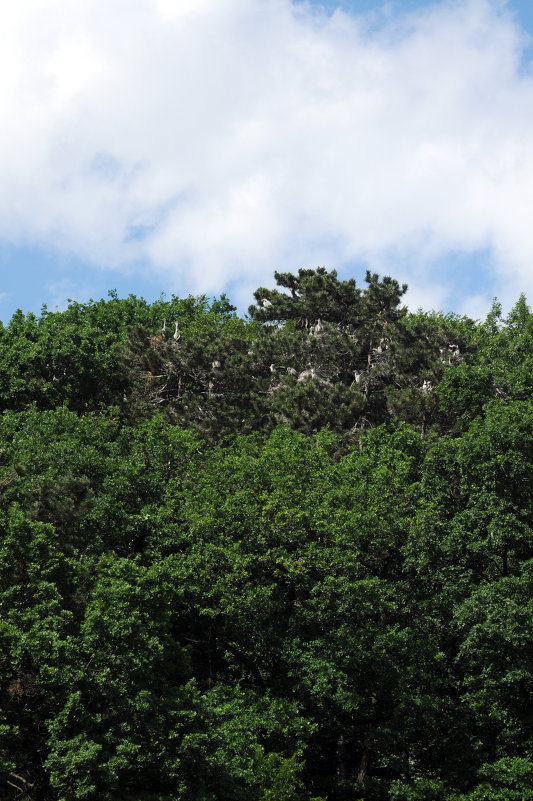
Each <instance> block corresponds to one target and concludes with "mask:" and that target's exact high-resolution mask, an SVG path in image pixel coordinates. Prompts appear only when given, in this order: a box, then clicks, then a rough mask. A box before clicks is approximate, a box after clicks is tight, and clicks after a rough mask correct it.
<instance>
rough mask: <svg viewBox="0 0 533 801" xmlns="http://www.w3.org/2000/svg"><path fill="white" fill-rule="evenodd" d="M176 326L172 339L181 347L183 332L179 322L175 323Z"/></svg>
mask: <svg viewBox="0 0 533 801" xmlns="http://www.w3.org/2000/svg"><path fill="white" fill-rule="evenodd" d="M175 326H176V327H175V329H174V334H173V335H172V339H173V340H174V342H176V343H177V344H178V345H179V344H180V342H181V331H180V327H179V325H178V321H177V320H176V322H175Z"/></svg>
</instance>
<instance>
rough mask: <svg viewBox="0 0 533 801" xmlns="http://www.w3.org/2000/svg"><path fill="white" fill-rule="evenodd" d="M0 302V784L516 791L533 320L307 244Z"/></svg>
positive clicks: (405, 798) (401, 792) (161, 800)
mask: <svg viewBox="0 0 533 801" xmlns="http://www.w3.org/2000/svg"><path fill="white" fill-rule="evenodd" d="M275 280H276V286H277V288H266V287H260V288H259V289H258V290H257V291H256V292H255V302H254V304H253V305H252V306H251V307H250V309H249V314H248V315H247V316H245V317H244V318H243V317H240V316H239V315H238V314H237V313H236V310H235V308H234V307H233V306H232V305H231V303H230V301H229V300H228V299H227V298H226V297H225V296H222V297H221V298H218V299H215V300H213V299H208V298H206V297H187V298H178V297H174V296H173V297H171V298H170V299H165V298H161V299H160V300H158V301H156V302H155V303H151V304H149V303H147V302H145V301H144V300H143V299H140V298H137V297H135V296H133V295H132V296H130V297H128V298H125V299H121V298H119V297H118V296H117V294H116V293H115V292H110V293H109V297H108V298H107V299H106V300H100V301H96V302H93V301H90V302H89V303H86V304H81V303H77V302H71V303H70V305H69V307H68V308H67V309H66V310H65V311H60V312H59V311H56V312H50V311H48V310H47V309H46V308H43V309H42V311H41V314H40V316H35V315H33V314H24V313H23V312H21V311H19V312H17V313H16V314H15V315H14V316H13V318H12V319H11V321H10V322H9V323H8V324H6V325H5V326H2V327H0V407H1V412H2V413H1V415H0V484H1V493H0V516H1V528H0V531H1V534H0V699H1V701H0V798H2V799H3V800H4V799H5V801H528V799H533V631H532V629H533V398H532V389H533V315H532V313H531V312H530V309H529V308H528V306H527V303H526V300H525V298H524V297H521V298H520V299H519V300H518V302H517V303H516V305H515V307H514V308H513V309H512V311H511V312H510V314H508V315H507V316H506V317H504V316H502V313H501V309H500V307H499V306H498V304H497V303H494V305H493V308H492V311H491V312H490V314H489V315H488V317H487V319H486V320H485V321H483V322H475V321H473V320H470V319H468V318H466V317H461V316H457V315H453V314H448V315H444V314H440V313H435V312H431V313H425V312H423V311H419V312H417V313H409V312H408V311H407V310H406V308H405V307H404V306H403V305H402V296H403V294H404V292H405V290H406V287H405V286H400V285H399V284H398V282H397V281H395V280H393V279H392V278H387V277H385V278H383V279H380V277H379V276H377V275H375V274H371V273H368V274H367V276H366V280H365V282H364V286H363V287H358V286H357V285H356V282H355V281H354V280H348V281H344V280H340V279H339V278H338V277H337V275H336V273H335V272H328V271H326V270H325V269H322V268H319V269H317V270H300V271H299V272H298V273H297V274H290V273H283V274H279V273H276V274H275Z"/></svg>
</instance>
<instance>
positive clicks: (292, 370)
mask: <svg viewBox="0 0 533 801" xmlns="http://www.w3.org/2000/svg"><path fill="white" fill-rule="evenodd" d="M285 369H286V370H287V372H288V374H289V375H293V376H295V377H296V376H297V375H298V373H297V372H296V370H295V369H294V367H286V368H285Z"/></svg>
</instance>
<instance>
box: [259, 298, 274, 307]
mask: <svg viewBox="0 0 533 801" xmlns="http://www.w3.org/2000/svg"><path fill="white" fill-rule="evenodd" d="M261 303H262V304H263V308H264V309H269V308H270V306H272V303H271V302H270V301H269V299H268V298H263V299H262V301H261Z"/></svg>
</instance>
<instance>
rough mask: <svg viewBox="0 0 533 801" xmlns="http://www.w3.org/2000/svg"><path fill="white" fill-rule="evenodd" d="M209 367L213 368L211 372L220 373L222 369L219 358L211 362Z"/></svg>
mask: <svg viewBox="0 0 533 801" xmlns="http://www.w3.org/2000/svg"><path fill="white" fill-rule="evenodd" d="M211 367H212V368H213V372H215V373H220V372H221V371H222V363H221V362H220V360H219V359H215V360H214V361H212V362H211Z"/></svg>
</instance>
